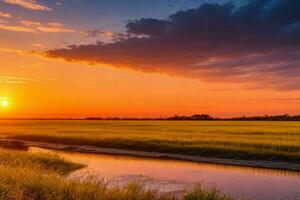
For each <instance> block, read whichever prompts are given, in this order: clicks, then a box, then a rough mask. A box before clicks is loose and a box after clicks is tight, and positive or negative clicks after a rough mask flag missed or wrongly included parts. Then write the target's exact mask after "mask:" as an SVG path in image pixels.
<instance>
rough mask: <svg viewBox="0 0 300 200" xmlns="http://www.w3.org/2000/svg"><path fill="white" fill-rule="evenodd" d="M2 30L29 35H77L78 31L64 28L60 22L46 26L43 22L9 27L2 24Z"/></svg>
mask: <svg viewBox="0 0 300 200" xmlns="http://www.w3.org/2000/svg"><path fill="white" fill-rule="evenodd" d="M0 29H2V30H6V31H14V32H27V33H42V32H43V33H76V32H77V31H75V30H73V29H69V28H66V27H64V25H63V24H61V23H58V22H50V23H47V24H44V23H42V22H37V21H31V20H21V21H20V22H19V24H17V25H9V24H4V23H1V22H0Z"/></svg>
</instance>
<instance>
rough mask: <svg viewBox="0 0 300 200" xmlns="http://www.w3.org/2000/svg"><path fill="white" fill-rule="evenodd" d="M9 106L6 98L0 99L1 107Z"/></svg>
mask: <svg viewBox="0 0 300 200" xmlns="http://www.w3.org/2000/svg"><path fill="white" fill-rule="evenodd" d="M8 106H9V102H8V101H7V100H6V99H2V100H1V107H3V108H6V107H8Z"/></svg>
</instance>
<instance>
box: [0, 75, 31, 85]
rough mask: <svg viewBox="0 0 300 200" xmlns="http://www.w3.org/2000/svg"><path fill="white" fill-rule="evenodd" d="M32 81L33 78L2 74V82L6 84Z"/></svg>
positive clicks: (0, 78) (0, 79)
mask: <svg viewBox="0 0 300 200" xmlns="http://www.w3.org/2000/svg"><path fill="white" fill-rule="evenodd" d="M28 81H31V79H27V78H23V77H16V76H0V83H5V84H22V83H25V82H28Z"/></svg>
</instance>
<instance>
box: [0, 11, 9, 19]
mask: <svg viewBox="0 0 300 200" xmlns="http://www.w3.org/2000/svg"><path fill="white" fill-rule="evenodd" d="M0 17H5V18H11V17H12V15H11V14H10V13H7V12H1V11H0Z"/></svg>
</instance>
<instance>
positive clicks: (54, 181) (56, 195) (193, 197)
mask: <svg viewBox="0 0 300 200" xmlns="http://www.w3.org/2000/svg"><path fill="white" fill-rule="evenodd" d="M83 167H84V165H81V164H76V163H73V162H69V161H66V160H63V159H61V158H59V157H57V156H54V155H50V154H44V153H31V152H26V151H16V150H6V149H2V148H1V149H0V180H1V181H0V199H10V200H53V199H57V200H84V199H89V200H179V199H182V200H231V199H232V198H230V197H228V196H226V195H222V194H221V193H220V192H219V191H218V190H217V189H214V188H213V189H211V190H204V189H203V188H202V187H201V186H200V185H199V186H197V187H196V188H195V189H193V190H191V191H187V192H186V193H185V194H183V196H182V197H180V198H177V197H174V196H172V194H169V195H166V194H160V193H158V192H156V191H154V190H145V189H144V188H143V187H142V186H140V185H138V184H136V183H131V184H128V185H127V186H125V187H117V186H113V187H108V185H107V184H106V183H104V182H103V181H101V180H97V179H96V178H95V177H94V178H93V177H91V178H90V179H88V180H79V179H74V180H73V179H68V177H67V174H69V173H70V172H72V171H74V170H77V169H80V168H83Z"/></svg>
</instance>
